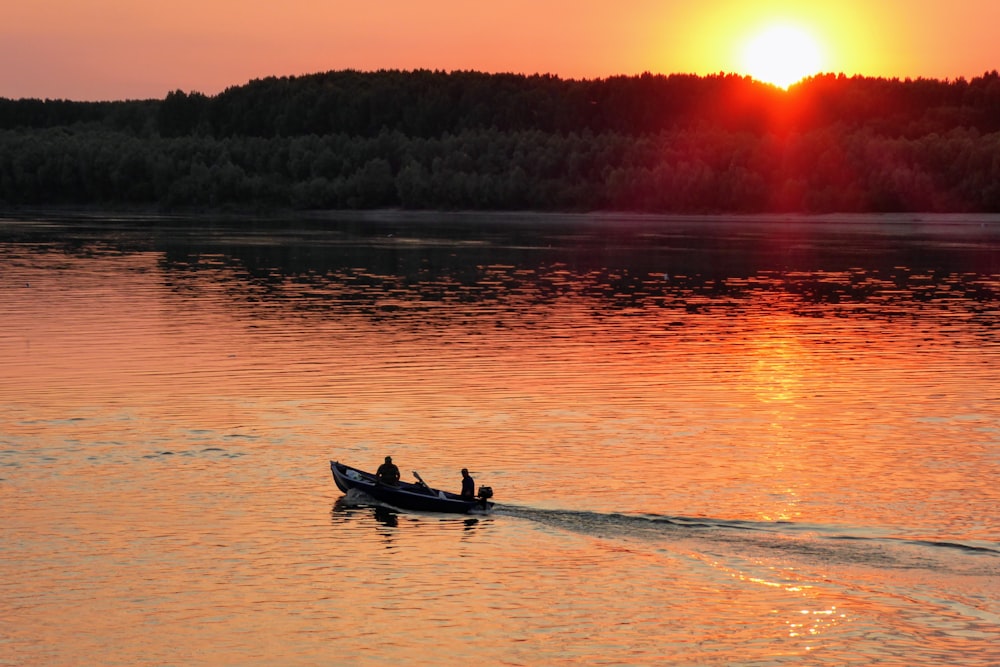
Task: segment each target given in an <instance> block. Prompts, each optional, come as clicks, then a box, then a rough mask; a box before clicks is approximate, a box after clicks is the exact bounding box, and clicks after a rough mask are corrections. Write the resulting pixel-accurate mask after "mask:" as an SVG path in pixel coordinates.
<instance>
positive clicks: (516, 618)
mask: <svg viewBox="0 0 1000 667" xmlns="http://www.w3.org/2000/svg"><path fill="white" fill-rule="evenodd" d="M998 251H1000V227H998V224H997V221H996V220H994V219H988V218H960V217H953V218H912V219H904V218H844V219H832V218H818V219H807V220H796V219H739V220H722V219H709V218H692V219H670V220H657V219H651V218H625V217H619V218H615V217H601V218H598V217H573V216H548V217H546V216H540V217H539V216H531V217H529V216H520V217H519V216H517V215H505V216H492V217H491V216H460V215H431V214H428V215H423V216H415V217H412V218H410V219H406V218H404V217H402V216H397V217H391V216H368V217H365V218H357V219H349V218H345V219H335V220H325V221H321V220H298V221H292V222H286V223H280V224H279V223H274V222H268V223H262V222H253V221H228V222H206V221H193V222H192V221H184V220H175V221H167V220H115V219H94V220H80V219H76V220H55V219H45V220H38V219H34V220H17V219H15V220H7V221H5V222H3V223H0V318H2V320H0V321H2V325H3V326H2V327H0V358H2V359H3V362H4V373H3V376H2V377H0V498H2V503H3V508H4V512H3V527H4V540H3V542H2V543H0V599H2V600H3V602H2V603H0V609H2V613H0V664H4V661H6V663H9V664H46V665H70V664H79V663H81V662H100V663H102V664H130V665H134V664H234V665H235V664H239V665H253V664H260V665H265V664H285V665H311V664H370V665H379V664H387V663H389V662H390V661H403V662H404V663H406V664H435V665H440V664H467V663H468V662H482V663H484V664H512V665H542V664H544V665H557V664H614V665H625V664H628V665H646V664H679V665H710V664H719V665H733V664H738V665H780V664H789V665H792V664H795V665H798V664H830V665H846V664H857V665H868V664H887V665H888V664H900V665H938V664H955V665H995V664H998V663H1000V652H998V649H997V648H996V645H997V642H996V639H997V635H996V628H997V627H1000V595H998V592H997V591H998V590H1000V579H998V575H1000V529H998V520H997V517H998V515H997V508H998V507H1000V490H998V489H1000V380H998V377H1000V372H998V371H1000V252H998ZM386 454H391V455H393V457H394V459H395V460H396V461H397V463H399V464H400V466H401V468H402V470H403V471H404V474H405V475H407V476H409V472H410V471H411V470H414V469H416V470H418V471H419V472H420V474H421V475H422V477H423V478H424V479H426V480H427V481H428V482H429V483H431V484H432V485H437V486H443V487H448V488H452V487H454V488H456V489H457V488H458V486H459V484H460V476H459V474H458V470H459V469H460V468H461V467H463V466H466V467H469V468H470V470H471V471H472V472H473V475H474V476H475V477H476V479H477V481H478V482H479V483H485V484H489V485H490V486H492V487H493V488H494V490H495V491H496V492H497V497H496V500H498V501H499V506H498V508H497V509H496V510H495V511H494V512H493V513H492V514H491V515H489V516H477V517H438V516H429V515H418V514H406V513H397V512H393V511H389V510H386V509H385V508H381V509H378V508H373V507H370V506H369V505H367V504H365V502H364V500H365V499H364V498H360V499H359V498H353V497H347V498H345V497H343V495H342V494H341V493H340V492H339V491H337V490H336V488H335V487H334V486H333V484H332V480H331V479H330V475H329V465H328V461H329V460H330V459H339V460H343V461H345V462H348V463H350V464H352V465H357V466H361V467H367V468H372V469H374V468H375V467H376V466H377V464H378V463H379V462H380V461H381V459H382V457H383V456H385V455H386Z"/></svg>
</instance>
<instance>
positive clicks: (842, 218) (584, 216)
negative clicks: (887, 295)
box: [0, 206, 1000, 232]
mask: <svg viewBox="0 0 1000 667" xmlns="http://www.w3.org/2000/svg"><path fill="white" fill-rule="evenodd" d="M101 221H104V222H109V223H156V222H162V223H167V224H169V223H185V222H209V221H211V222H218V223H238V222H250V223H268V222H272V223H275V224H286V223H292V222H313V223H323V222H336V223H346V222H361V223H365V222H368V223H373V224H413V225H427V224H432V225H433V224H461V223H471V224H485V223H490V224H509V225H525V224H537V225H546V226H548V225H576V226H595V225H596V226H604V225H622V226H627V227H685V226H688V225H705V224H713V225H738V226H748V227H757V226H773V225H782V226H793V227H799V226H802V225H808V226H812V225H821V226H822V227H823V228H824V229H831V228H834V227H843V228H844V229H859V228H863V227H887V228H892V227H914V226H916V227H920V228H928V227H930V228H933V227H941V228H963V227H970V228H978V229H987V230H992V231H996V232H1000V213H640V212H631V211H589V212H566V211H563V212H559V211H531V210H525V211H486V210H456V211H449V210H408V209H392V208H389V209H324V210H304V211H300V210H292V209H283V210H271V211H254V210H246V211H234V210H207V209H206V210H178V211H169V212H165V211H159V210H157V209H155V208H153V207H135V208H129V207H124V208H115V207H108V208H104V207H85V206H84V207H80V206H65V207H63V206H53V207H24V208H21V207H17V208H9V209H8V208H2V207H0V223H18V222H64V223H75V222H90V223H99V222H101Z"/></svg>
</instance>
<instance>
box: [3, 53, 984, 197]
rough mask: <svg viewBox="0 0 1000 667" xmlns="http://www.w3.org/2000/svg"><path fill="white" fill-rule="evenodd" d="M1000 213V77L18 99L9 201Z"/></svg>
mask: <svg viewBox="0 0 1000 667" xmlns="http://www.w3.org/2000/svg"><path fill="white" fill-rule="evenodd" d="M45 206H86V207H90V206H94V207H130V208H132V207H135V208H146V209H155V210H162V211H170V210H200V211H204V210H208V211H216V210H218V211H229V210H232V211H245V210H256V211H263V210H288V209H296V210H307V209H364V208H405V209H440V210H457V209H461V210H467V209H478V210H537V211H632V212H651V213H765V212H810V213H828V212H903V211H915V212H916V211H919V212H1000V74H998V73H997V71H995V70H994V71H992V72H986V73H984V74H983V75H982V76H979V77H975V78H973V79H971V80H966V79H964V78H962V79H956V80H946V81H941V80H935V79H916V80H910V79H907V80H899V79H882V78H867V77H846V76H844V75H833V74H826V75H818V76H815V77H812V78H809V79H806V80H803V81H802V82H800V83H798V84H796V85H794V86H792V87H790V88H789V89H788V90H787V91H786V90H783V89H780V88H775V87H773V86H770V85H768V84H764V83H760V82H757V81H754V80H752V79H750V78H749V77H743V76H738V75H733V74H724V73H720V74H718V75H711V76H695V75H678V74H675V75H654V74H648V73H647V74H643V75H638V76H618V77H610V78H606V79H593V80H572V79H561V78H559V77H555V76H550V75H530V76H527V75H517V74H486V73H480V72H442V71H425V70H418V71H378V72H359V71H333V72H326V73H320V74H313V75H306V76H297V77H270V78H265V79H259V80H254V81H251V82H249V83H247V84H245V85H241V86H234V87H231V88H228V89H227V90H225V91H223V92H221V93H219V94H218V95H214V96H207V95H203V94H200V93H198V92H183V91H179V90H178V91H174V92H170V93H169V94H167V95H166V96H165V97H164V98H163V99H159V100H122V101H108V102H76V101H69V100H37V99H17V100H14V99H4V98H0V209H8V210H9V209H18V208H25V207H45Z"/></svg>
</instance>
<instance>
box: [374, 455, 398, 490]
mask: <svg viewBox="0 0 1000 667" xmlns="http://www.w3.org/2000/svg"><path fill="white" fill-rule="evenodd" d="M375 479H377V480H378V481H380V482H382V483H383V484H388V485H390V486H399V468H397V467H396V464H395V463H393V462H392V457H391V456H387V457H385V463H383V464H382V465H380V466H379V467H378V470H377V471H376V472H375Z"/></svg>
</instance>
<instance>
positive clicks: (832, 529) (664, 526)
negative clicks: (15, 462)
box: [494, 505, 1000, 574]
mask: <svg viewBox="0 0 1000 667" xmlns="http://www.w3.org/2000/svg"><path fill="white" fill-rule="evenodd" d="M494 514H495V515H497V516H510V517H516V518H519V519H524V520H528V521H533V522H536V523H540V524H544V525H546V526H551V527H554V528H558V529H562V530H567V531H572V532H575V533H580V534H584V535H589V536H593V537H597V538H605V539H629V540H648V541H660V540H671V541H673V542H676V541H678V540H685V541H696V542H699V543H700V544H699V545H697V546H696V547H695V548H696V549H697V550H699V551H705V550H715V549H717V548H718V547H720V546H728V547H730V548H731V549H732V550H733V551H734V553H742V554H750V553H753V554H754V555H756V556H760V557H767V555H769V554H770V555H780V556H781V557H783V558H787V557H794V556H800V557H803V558H808V559H809V560H823V561H825V562H828V563H838V562H839V563H842V564H850V565H858V564H869V565H873V566H878V567H897V568H936V567H939V566H940V564H941V562H942V561H949V562H953V559H949V558H947V554H948V553H949V552H950V553H955V552H962V553H965V554H968V555H970V556H981V557H982V558H981V559H977V560H978V562H977V563H975V564H974V568H975V569H976V570H980V568H981V567H984V568H985V569H986V571H988V572H990V573H993V574H997V573H1000V544H996V543H991V542H984V541H976V542H969V541H957V540H943V539H931V538H925V537H910V536H905V535H889V534H877V533H875V532H872V531H868V532H866V531H865V530H862V529H856V530H854V529H851V528H850V527H842V526H829V525H814V524H800V523H794V522H786V521H778V522H760V521H744V520H727V519H715V518H707V517H683V516H663V515H656V514H649V515H631V514H617V513H602V512H579V511H570V510H549V509H537V508H531V507H521V506H516V505H497V507H496V509H495V510H494ZM727 551H729V549H727ZM934 554H940V557H935V555H934Z"/></svg>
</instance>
